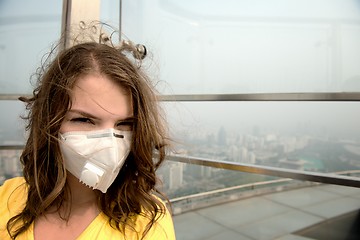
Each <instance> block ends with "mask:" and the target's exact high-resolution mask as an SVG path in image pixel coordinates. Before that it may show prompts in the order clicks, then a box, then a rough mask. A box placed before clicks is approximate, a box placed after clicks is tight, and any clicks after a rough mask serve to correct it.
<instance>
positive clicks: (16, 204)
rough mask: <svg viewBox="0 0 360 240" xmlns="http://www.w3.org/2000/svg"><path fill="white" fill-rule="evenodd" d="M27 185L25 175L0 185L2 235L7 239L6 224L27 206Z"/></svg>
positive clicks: (0, 234) (0, 232)
mask: <svg viewBox="0 0 360 240" xmlns="http://www.w3.org/2000/svg"><path fill="white" fill-rule="evenodd" d="M26 199H27V185H26V182H25V179H24V178H23V177H16V178H11V179H8V180H6V181H5V182H4V184H3V185H1V186H0V216H1V217H0V236H1V237H2V238H1V239H6V238H4V236H5V235H6V236H8V235H7V230H6V224H7V222H8V221H9V219H10V218H11V217H13V216H15V215H16V214H19V213H20V212H21V211H22V210H23V208H24V207H25V204H26Z"/></svg>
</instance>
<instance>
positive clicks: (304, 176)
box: [167, 155, 360, 188]
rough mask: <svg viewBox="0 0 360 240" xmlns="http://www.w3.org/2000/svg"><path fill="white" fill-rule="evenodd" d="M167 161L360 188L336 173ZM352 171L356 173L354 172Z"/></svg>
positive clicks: (186, 158)
mask: <svg viewBox="0 0 360 240" xmlns="http://www.w3.org/2000/svg"><path fill="white" fill-rule="evenodd" d="M167 160H171V161H176V162H183V163H189V164H196V165H202V166H206V167H215V168H221V169H227V170H234V171H240V172H247V173H256V174H262V175H269V176H275V177H280V178H291V179H297V180H301V181H311V182H319V183H326V184H335V185H342V186H349V187H357V188H360V178H359V177H350V176H343V175H339V174H336V173H321V172H310V171H300V170H293V169H286V168H276V167H270V166H262V165H255V164H245V163H238V162H228V161H220V160H211V159H206V158H198V157H189V156H179V155H170V156H168V157H167ZM351 171H352V172H354V171H353V170H351ZM358 173H360V170H359V171H358Z"/></svg>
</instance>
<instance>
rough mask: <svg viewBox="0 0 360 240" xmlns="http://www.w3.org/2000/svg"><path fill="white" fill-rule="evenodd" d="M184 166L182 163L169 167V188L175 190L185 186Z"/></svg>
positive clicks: (175, 163) (172, 164)
mask: <svg viewBox="0 0 360 240" xmlns="http://www.w3.org/2000/svg"><path fill="white" fill-rule="evenodd" d="M183 168H184V164H183V163H180V162H174V163H171V165H170V166H169V188H170V189H172V190H174V189H177V188H179V187H181V186H182V185H183Z"/></svg>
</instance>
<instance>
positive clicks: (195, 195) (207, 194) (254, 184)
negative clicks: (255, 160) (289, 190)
mask: <svg viewBox="0 0 360 240" xmlns="http://www.w3.org/2000/svg"><path fill="white" fill-rule="evenodd" d="M292 180H293V179H291V178H281V179H276V180H269V181H261V182H254V183H247V184H242V185H237V186H232V187H226V188H220V189H215V190H211V191H206V192H200V193H195V194H190V195H186V196H181V197H176V198H172V199H170V202H171V203H175V202H180V201H184V200H189V199H194V198H199V197H206V196H210V195H213V194H217V193H224V192H229V191H233V190H239V189H243V188H249V187H250V188H255V187H258V186H264V185H270V184H275V183H282V182H289V181H292Z"/></svg>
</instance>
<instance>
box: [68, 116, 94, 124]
mask: <svg viewBox="0 0 360 240" xmlns="http://www.w3.org/2000/svg"><path fill="white" fill-rule="evenodd" d="M70 121H71V122H77V123H91V124H92V123H93V121H92V120H91V119H89V118H82V117H79V118H73V119H71V120H70Z"/></svg>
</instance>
